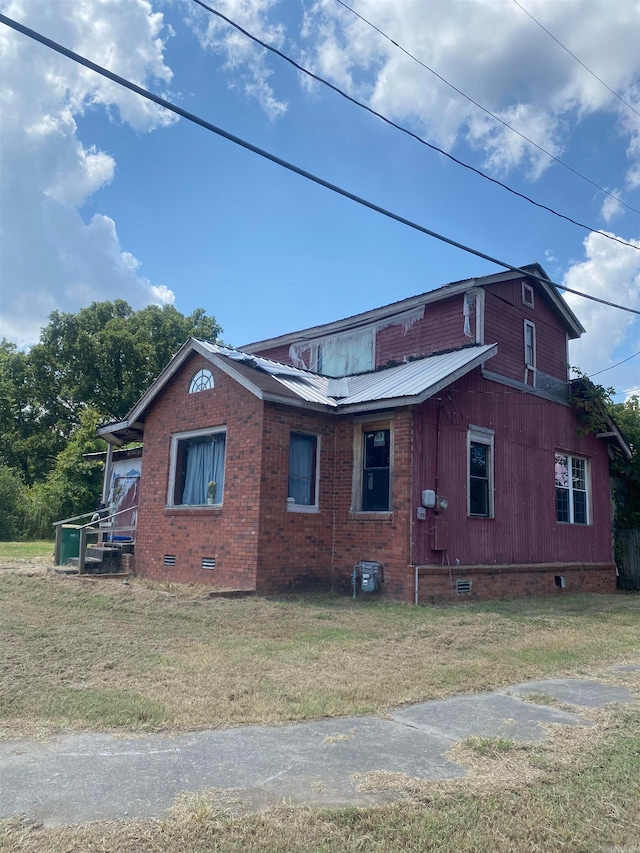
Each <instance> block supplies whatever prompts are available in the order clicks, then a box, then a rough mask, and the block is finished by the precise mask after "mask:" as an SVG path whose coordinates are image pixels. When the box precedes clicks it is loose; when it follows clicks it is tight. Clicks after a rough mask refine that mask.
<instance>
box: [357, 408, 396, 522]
mask: <svg viewBox="0 0 640 853" xmlns="http://www.w3.org/2000/svg"><path fill="white" fill-rule="evenodd" d="M353 426H354V430H353V478H352V486H351V512H353V513H358V514H359V515H366V516H379V517H381V518H388V516H389V515H390V514H391V513H392V512H393V459H394V455H395V453H394V437H393V419H390V418H389V417H388V416H387V417H385V418H384V419H380V420H377V419H375V418H371V417H366V416H363V417H361V418H356V419H355V420H354V424H353ZM377 429H388V430H389V509H380V510H370V509H362V475H363V470H364V434H365V432H371V431H373V430H377Z"/></svg>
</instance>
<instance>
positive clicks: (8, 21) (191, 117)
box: [0, 14, 640, 315]
mask: <svg viewBox="0 0 640 853" xmlns="http://www.w3.org/2000/svg"><path fill="white" fill-rule="evenodd" d="M0 23H3V24H5V25H6V26H8V27H11V28H12V29H14V30H17V32H19V33H22V34H23V35H25V36H27V37H28V38H31V39H33V40H34V41H37V42H40V44H43V45H45V46H46V47H48V48H50V49H51V50H55V51H56V52H57V53H60V54H62V55H63V56H66V57H67V58H68V59H72V60H73V61H74V62H77V63H79V64H80V65H84V67H85V68H89V69H90V70H91V71H95V73H96V74H100V75H101V76H102V77H106V78H107V79H108V80H112V81H113V82H114V83H118V85H120V86H124V87H125V88H126V89H129V90H130V91H131V92H135V93H136V94H137V95H140V96H141V97H143V98H146V99H147V100H149V101H153V102H154V103H155V104H158V105H159V106H161V107H164V108H165V109H167V110H169V111H170V112H172V113H175V114H176V115H179V116H181V117H182V118H185V119H187V121H190V122H193V123H194V124H197V125H199V126H200V127H203V128H204V129H205V130H209V131H211V133H215V134H216V135H218V136H221V137H222V138H223V139H227V140H229V142H233V143H234V144H236V145H240V146H241V147H242V148H245V149H246V150H247V151H252V152H253V153H254V154H258V156H260V157H263V158H264V159H265V160H270V161H271V162H272V163H275V164H276V165H278V166H281V167H282V168H283V169H287V170H288V171H289V172H294V173H295V174H297V175H300V176H301V177H303V178H306V179H307V180H309V181H313V183H315V184H318V185H319V186H321V187H324V188H325V189H328V190H331V192H334V193H337V194H338V195H341V196H344V198H348V199H350V200H351V201H353V202H355V203H356V204H359V205H361V206H362V207H366V208H368V209H369V210H373V211H374V212H376V213H380V214H381V215H382V216H386V217H387V218H388V219H392V220H394V221H395V222H399V223H400V224H402V225H406V226H408V227H409V228H412V229H414V230H415V231H419V232H420V233H421V234H426V235H427V236H428V237H433V238H434V239H436V240H440V241H441V242H442V243H447V244H448V245H449V246H454V247H455V248H457V249H460V250H461V251H463V252H467V253H468V254H470V255H475V256H476V257H477V258H482V259H483V260H485V261H489V262H490V263H492V264H496V265H497V266H499V267H503V268H504V269H507V270H510V271H511V272H515V273H518V274H519V275H522V276H525V277H526V278H529V279H531V278H534V279H536V280H537V281H541V282H544V283H545V284H550V285H551V286H552V287H555V288H557V289H559V290H565V291H567V292H568V293H575V294H576V295H577V296H582V297H584V298H585V299H590V300H592V301H593V302H599V303H600V304H602V305H608V306H610V307H611V308H619V309H620V310H621V311H628V312H629V313H631V314H638V315H640V311H638V310H636V309H635V308H628V307H626V306H624V305H617V304H616V303H614V302H608V301H607V300H606V299H600V298H599V297H597V296H591V295H590V294H588V293H582V292H581V291H579V290H573V289H572V288H570V287H565V286H564V285H562V284H556V283H555V282H554V281H551V279H549V278H543V277H542V276H539V275H535V274H532V273H531V271H530V270H526V269H523V268H522V267H516V266H513V265H512V264H509V263H506V262H505V261H501V260H498V259H497V258H493V257H492V256H491V255H487V254H486V253H485V252H481V251H479V250H478V249H473V248H471V247H470V246H466V245H465V244H464V243H460V242H458V241H457V240H453V239H452V238H451V237H446V236H444V235H443V234H439V233H438V232H437V231H432V230H431V229H429V228H426V227H425V226H424V225H419V224H418V223H417V222H414V221H413V220H411V219H407V218H406V217H404V216H400V215H399V214H397V213H393V212H392V211H390V210H388V209H387V208H384V207H380V205H377V204H374V202H371V201H368V200H367V199H364V198H362V197H361V196H357V195H355V194H354V193H352V192H349V190H345V189H343V188H342V187H339V186H337V184H332V183H330V182H329V181H325V180H324V178H320V177H319V176H318V175H314V174H313V173H312V172H308V171H306V170H305V169H302V168H300V167H299V166H296V165H294V164H293V163H290V162H288V161H287V160H283V159H282V158H281V157H278V156H276V155H275V154H271V153H270V152H269V151H265V150H264V149H263V148H259V147H258V146H257V145H253V144H252V143H251V142H247V141H246V140H244V139H241V138H240V137H239V136H235V135H234V134H232V133H229V131H227V130H223V129H222V128H220V127H217V126H216V125H214V124H211V122H208V121H207V120H206V119H203V118H201V117H200V116H197V115H195V114H194V113H190V112H188V110H185V109H183V108H182V107H179V106H177V104H174V103H172V102H171V101H167V100H166V99H165V98H161V97H160V96H159V95H156V94H154V93H153V92H150V91H149V90H148V89H143V88H142V86H138V85H137V84H136V83H132V82H131V81H130V80H127V79H126V78H124V77H120V75H119V74H115V73H114V72H113V71H109V70H108V69H107V68H103V67H102V66H101V65H97V64H96V63H95V62H92V61H91V60H90V59H87V58H86V57H84V56H81V55H80V54H79V53H75V52H74V51H73V50H69V48H67V47H64V46H63V45H61V44H58V42H55V41H53V40H52V39H50V38H47V36H44V35H42V34H41V33H38V32H36V31H35V30H32V29H30V28H29V27H26V26H25V25H24V24H20V23H19V22H18V21H14V20H13V19H12V18H9V17H7V16H6V15H3V14H0Z"/></svg>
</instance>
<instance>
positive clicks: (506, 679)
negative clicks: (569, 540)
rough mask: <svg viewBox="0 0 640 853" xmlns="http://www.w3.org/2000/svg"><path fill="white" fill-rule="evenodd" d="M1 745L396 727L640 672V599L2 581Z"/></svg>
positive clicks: (9, 575) (14, 575)
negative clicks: (544, 683)
mask: <svg viewBox="0 0 640 853" xmlns="http://www.w3.org/2000/svg"><path fill="white" fill-rule="evenodd" d="M0 648H2V650H3V654H2V655H1V656H0V688H2V689H0V737H4V738H6V737H13V736H15V735H20V734H34V733H46V732H50V733H54V732H57V731H60V730H69V729H73V728H82V729H94V730H106V729H116V730H117V729H126V730H128V731H129V730H131V729H138V730H175V729H201V728H217V727H221V726H233V725H241V724H246V723H278V722H284V721H288V720H304V719H312V718H314V717H330V716H342V715H350V714H365V713H376V712H382V711H384V710H385V709H387V708H389V707H392V706H397V705H402V704H404V703H410V702H419V701H424V700H426V699H433V698H438V697H443V696H448V695H451V694H453V693H465V692H474V691H481V690H490V689H492V688H496V687H501V686H504V685H506V684H509V683H515V682H518V681H524V680H526V679H532V678H541V677H546V676H557V675H566V674H571V675H578V674H580V673H588V672H592V671H593V670H594V668H598V667H600V666H603V665H605V664H607V663H609V662H612V661H617V662H620V661H624V660H627V659H629V660H631V659H637V658H638V657H640V596H634V595H632V594H627V595H611V596H563V597H557V598H550V599H535V600H534V599H530V600H525V601H512V602H491V603H484V604H467V605H457V606H449V607H420V608H415V607H411V606H407V605H398V604H384V603H381V602H367V601H362V600H359V601H357V602H355V603H354V602H353V601H352V600H351V599H350V598H340V597H329V596H326V597H319V598H309V599H303V598H301V599H296V600H266V599H261V598H246V599H236V600H229V599H222V598H210V597H209V595H208V591H207V590H206V589H204V588H202V587H188V586H184V585H179V584H176V585H175V586H172V587H163V586H161V585H158V584H155V585H154V584H150V583H145V582H144V581H141V580H137V579H133V580H132V581H131V584H130V585H129V586H125V585H123V584H122V583H120V582H119V581H108V580H86V581H78V580H77V579H70V578H62V577H58V576H56V575H52V574H50V573H45V572H39V573H35V574H30V575H26V574H21V573H19V572H11V571H6V572H3V573H0Z"/></svg>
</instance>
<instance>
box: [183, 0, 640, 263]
mask: <svg viewBox="0 0 640 853" xmlns="http://www.w3.org/2000/svg"><path fill="white" fill-rule="evenodd" d="M193 2H194V3H196V4H197V5H198V6H201V7H202V8H203V9H206V10H207V11H208V12H210V13H211V14H212V15H215V16H216V17H217V18H220V19H221V20H222V21H225V23H227V24H229V26H231V27H234V28H235V29H236V30H237V31H238V32H240V33H242V35H244V36H246V37H247V38H248V39H250V40H251V41H253V42H254V43H255V44H259V45H260V46H261V47H263V48H264V49H265V50H269V51H271V53H274V54H276V56H279V57H280V58H281V59H284V60H285V62H288V63H289V64H290V65H292V66H293V67H294V68H296V69H297V70H298V71H302V73H303V74H306V75H308V76H309V77H311V78H312V79H313V80H316V81H317V82H318V83H322V84H323V85H324V86H328V87H329V88H330V89H332V90H333V91H334V92H336V93H337V94H338V95H341V96H342V97H343V98H346V100H347V101H350V102H351V103H352V104H355V106H357V107H360V108H361V109H363V110H366V111H367V112H368V113H371V115H374V116H376V118H379V119H381V120H382V121H384V122H385V123H386V124H388V125H390V126H391V127H394V128H395V129H396V130H399V131H401V132H402V133H406V134H407V136H410V137H411V138H412V139H415V140H416V141H417V142H420V143H421V144H422V145H426V146H427V148H430V149H431V150H432V151H436V152H437V153H438V154H442V155H444V156H445V157H447V158H448V159H449V160H451V161H452V162H454V163H455V164H456V165H457V166H462V167H463V168H464V169H468V170H469V171H471V172H474V173H475V174H476V175H479V176H480V177H481V178H484V179H485V180H487V181H490V182H491V183H492V184H496V185H497V186H499V187H501V188H502V189H505V190H507V192H510V193H512V194H513V195H515V196H517V197H518V198H521V199H523V200H524V201H527V202H529V204H533V205H534V206H535V207H538V208H540V209H542V210H546V211H547V212H548V213H552V214H553V215H554V216H558V217H560V219H564V220H565V221H567V222H570V223H571V224H572V225H577V226H578V228H583V229H584V230H585V231H589V232H590V233H592V234H601V235H602V236H603V237H606V238H607V239H609V240H613V241H615V242H616V243H621V244H622V245H623V246H631V248H633V249H637V250H638V251H640V246H634V245H633V244H632V243H629V242H627V241H626V240H623V239H622V238H620V237H616V236H615V235H614V234H608V233H606V232H605V231H600V230H599V229H597V228H591V227H590V226H589V225H585V224H584V223H582V222H578V221H577V220H576V219H572V218H571V217H570V216H566V215H565V214H564V213H560V212H559V211H557V210H555V209H554V208H552V207H548V206H547V205H546V204H542V203H541V202H539V201H535V200H534V199H532V198H530V197H529V196H528V195H525V194H524V193H521V192H518V190H514V189H513V188H512V187H510V186H509V185H508V184H505V183H503V182H502V181H499V180H498V179H497V178H492V177H491V176H490V175H487V174H486V172H483V171H481V170H480V169H477V168H476V167H475V166H470V165H469V164H468V163H465V162H464V161H463V160H459V159H458V158H457V157H454V156H453V154H450V153H449V152H447V151H444V150H443V149H442V148H439V147H438V146H437V145H434V144H433V143H431V142H427V140H426V139H424V138H423V137H421V136H418V135H417V134H416V133H414V132H413V131H412V130H409V129H408V128H406V127H404V126H403V125H401V124H397V123H396V122H395V121H392V120H391V119H390V118H387V117H386V116H384V115H382V113H379V112H377V111H376V110H374V109H373V108H372V107H370V106H368V105H367V104H365V103H363V102H362V101H358V100H357V99H356V98H354V97H352V96H351V95H349V94H347V93H346V92H345V91H344V90H343V89H340V88H338V86H335V85H334V84H333V83H330V82H329V81H328V80H325V78H324V77H320V76H319V75H317V74H315V73H314V72H313V71H309V69H308V68H305V67H304V66H303V65H300V64H299V63H298V62H296V61H295V59H292V58H291V57H290V56H287V54H286V53H283V52H282V51H281V50H278V48H276V47H273V46H272V45H270V44H268V43H267V42H264V41H262V39H259V38H258V37H257V36H254V35H253V34H252V33H250V32H249V31H248V30H245V29H244V28H243V27H241V26H240V24H237V23H236V22H235V21H233V20H231V18H228V17H227V16H226V15H223V14H222V12H219V11H218V10H217V9H214V8H212V7H211V6H208V5H207V4H206V3H204V2H203V0H193ZM338 2H341V0H338Z"/></svg>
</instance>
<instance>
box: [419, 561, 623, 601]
mask: <svg viewBox="0 0 640 853" xmlns="http://www.w3.org/2000/svg"><path fill="white" fill-rule="evenodd" d="M556 576H561V577H564V579H565V588H564V589H561V588H560V587H558V586H557V585H556V582H555V578H556ZM457 580H462V581H471V591H470V593H468V594H458V593H457V592H456V581H457ZM414 584H415V575H414V574H413V573H412V572H410V573H409V574H408V576H407V586H408V587H409V588H411V589H413V587H414ZM615 590H616V572H615V565H614V564H613V563H595V564H594V563H592V564H581V563H548V564H538V565H527V566H452V567H451V572H449V568H448V567H447V566H424V567H421V568H420V571H419V576H418V602H419V603H420V604H434V603H435V602H439V601H465V600H472V601H473V600H476V601H478V600H486V599H491V598H527V597H530V596H531V597H534V596H542V595H565V594H567V593H576V592H598V593H612V592H615Z"/></svg>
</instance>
